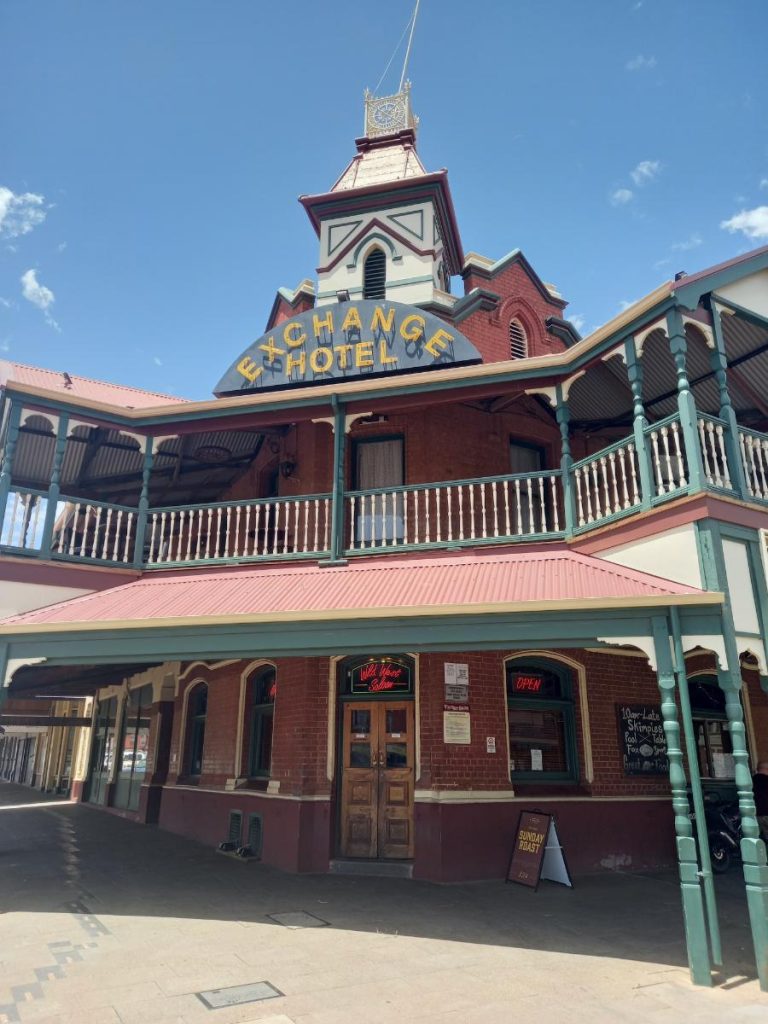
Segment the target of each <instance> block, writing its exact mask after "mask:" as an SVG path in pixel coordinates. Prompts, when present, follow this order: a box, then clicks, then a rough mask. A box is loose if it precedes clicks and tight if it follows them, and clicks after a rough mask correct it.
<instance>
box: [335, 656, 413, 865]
mask: <svg viewBox="0 0 768 1024" xmlns="http://www.w3.org/2000/svg"><path fill="white" fill-rule="evenodd" d="M415 677H416V673H415V665H414V661H413V659H412V658H409V657H407V656H406V655H396V656H387V657H358V658H347V659H345V660H344V661H342V662H340V663H339V666H338V676H337V681H338V688H339V758H338V765H339V771H338V794H339V831H338V850H339V854H340V855H341V856H342V857H361V858H365V859H368V860H375V859H382V860H409V859H410V858H412V857H413V788H414V775H415V771H414V768H415V761H416V757H415V753H416V735H415V719H414V700H413V696H414V686H415Z"/></svg>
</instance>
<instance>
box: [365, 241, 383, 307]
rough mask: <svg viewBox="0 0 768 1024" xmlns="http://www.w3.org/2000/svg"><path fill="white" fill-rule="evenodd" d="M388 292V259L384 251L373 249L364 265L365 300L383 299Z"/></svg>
mask: <svg viewBox="0 0 768 1024" xmlns="http://www.w3.org/2000/svg"><path fill="white" fill-rule="evenodd" d="M386 290H387V258H386V256H385V255H384V250H383V249H372V250H371V252H369V253H368V255H367V256H366V258H365V263H364V264H363V298H364V299H383V298H385V297H386Z"/></svg>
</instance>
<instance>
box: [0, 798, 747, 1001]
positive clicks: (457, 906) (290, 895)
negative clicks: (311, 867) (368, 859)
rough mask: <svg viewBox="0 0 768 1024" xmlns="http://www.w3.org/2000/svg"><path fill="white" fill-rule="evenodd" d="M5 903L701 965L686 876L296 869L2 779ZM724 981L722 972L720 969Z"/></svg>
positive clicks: (737, 898) (737, 926)
mask: <svg viewBox="0 0 768 1024" xmlns="http://www.w3.org/2000/svg"><path fill="white" fill-rule="evenodd" d="M0 877H1V878H2V879H3V881H2V884H1V885H0V912H3V913H14V912H15V913H20V912H31V913H41V914H44V913H61V912H67V911H68V912H72V910H71V907H72V905H73V904H74V903H77V902H78V901H80V902H79V906H80V907H81V911H80V912H87V913H90V914H92V915H94V916H95V917H96V918H102V917H114V916H130V917H143V918H153V917H162V918H174V919H180V920H182V921H183V920H184V919H188V920H211V921H233V922H241V923H243V924H245V925H248V924H259V925H269V924H273V925H274V926H275V927H280V925H278V924H277V923H275V922H274V921H273V919H272V918H271V917H270V916H269V915H274V914H278V915H279V914H285V913H296V912H302V911H303V912H305V913H308V914H312V915H314V916H315V917H317V918H319V919H320V920H321V921H322V922H327V923H328V924H329V925H330V926H332V927H333V928H335V929H345V930H348V931H351V932H356V931H357V932H377V933H382V934H391V935H394V934H397V935H402V936H410V937H415V938H426V939H438V940H445V941H450V942H454V943H476V944H482V945H484V946H498V947H512V948H514V947H518V948H520V949H525V950H546V951H550V952H560V953H565V954H577V955H581V956H591V957H606V958H612V959H621V960H632V961H638V962H640V963H653V964H661V965H666V966H668V967H670V968H682V969H686V968H687V960H686V953H685V942H684V936H683V921H682V910H681V903H680V890H679V885H678V882H677V877H676V874H675V873H673V872H667V873H660V874H652V875H651V874H617V873H611V874H600V875H586V876H581V877H580V876H576V877H575V879H574V882H575V886H574V888H573V889H572V890H571V889H568V888H565V887H563V886H560V885H556V884H554V883H550V882H543V883H542V884H541V886H540V888H539V890H538V891H537V892H534V891H532V890H529V889H526V888H523V887H521V886H517V885H511V884H505V883H504V882H502V881H489V882H475V883H459V884H453V885H438V884H435V883H431V882H420V881H411V880H405V879H395V878H375V877H374V878H371V877H347V876H336V875H291V874H286V873H284V872H281V871H279V870H277V869H274V868H271V867H269V866H267V865H264V864H261V863H258V862H239V861H236V860H234V859H232V858H228V857H224V856H222V855H220V854H218V853H217V852H216V851H214V850H211V849H210V848H208V847H205V846H203V845H201V844H199V843H197V842H194V841H193V840H189V839H185V838H182V837H179V836H177V835H174V834H172V833H169V832H164V831H162V830H160V829H157V828H153V827H149V826H145V825H138V824H136V823H134V822H132V821H127V820H124V819H122V818H120V817H117V816H114V815H111V814H106V813H100V812H99V811H98V810H95V809H91V808H89V807H87V806H82V805H78V804H72V803H63V802H53V801H50V798H48V797H46V796H45V795H44V794H43V795H41V794H38V793H35V792H34V791H30V790H29V789H26V788H24V787H20V786H7V785H6V786H3V787H0ZM717 890H718V906H719V912H720V924H721V930H722V939H723V949H724V953H725V957H726V962H725V964H724V966H723V969H722V971H721V972H720V978H719V980H720V981H722V982H727V979H731V981H730V983H729V984H732V985H733V984H739V983H740V979H751V978H754V976H755V971H754V966H753V962H752V960H753V952H752V946H751V938H750V934H749V926H748V919H747V910H746V900H745V897H744V885H743V879H742V876H741V870H740V867H736V868H734V869H732V871H731V872H730V873H729V874H728V875H725V876H721V877H720V878H718V879H717ZM716 980H717V979H716Z"/></svg>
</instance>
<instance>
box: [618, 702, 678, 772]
mask: <svg viewBox="0 0 768 1024" xmlns="http://www.w3.org/2000/svg"><path fill="white" fill-rule="evenodd" d="M616 717H617V719H618V724H619V739H620V741H621V755H622V762H623V767H624V774H625V775H666V774H667V772H668V771H669V762H668V760H667V741H666V737H665V735H664V722H663V720H662V717H661V706H660V705H659V704H617V705H616Z"/></svg>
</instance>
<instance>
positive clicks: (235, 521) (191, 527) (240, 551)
mask: <svg viewBox="0 0 768 1024" xmlns="http://www.w3.org/2000/svg"><path fill="white" fill-rule="evenodd" d="M330 529H331V496H330V494H314V495H307V496H306V497H300V498H265V499H258V500H255V501H229V502H219V503H218V504H214V505H185V506H181V507H179V506H175V507H173V506H169V507H167V508H156V509H152V510H151V511H150V513H149V548H148V551H147V554H146V565H147V567H153V566H170V565H195V564H197V565H199V564H201V563H202V564H204V563H208V562H230V561H238V562H249V561H254V560H259V561H261V560H264V559H281V558H289V557H291V558H295V557H308V558H318V557H322V556H324V555H327V554H328V552H329V550H330Z"/></svg>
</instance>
